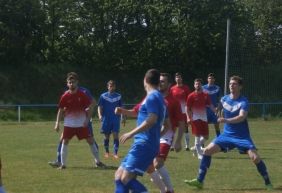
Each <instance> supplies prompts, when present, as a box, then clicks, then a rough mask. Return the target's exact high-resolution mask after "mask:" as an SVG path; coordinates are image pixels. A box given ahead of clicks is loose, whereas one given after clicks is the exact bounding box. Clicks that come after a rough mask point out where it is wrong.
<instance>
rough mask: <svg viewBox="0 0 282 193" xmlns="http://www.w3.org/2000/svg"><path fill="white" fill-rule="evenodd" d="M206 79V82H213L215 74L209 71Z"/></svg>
mask: <svg viewBox="0 0 282 193" xmlns="http://www.w3.org/2000/svg"><path fill="white" fill-rule="evenodd" d="M207 81H208V84H214V82H215V75H214V73H209V74H208V79H207Z"/></svg>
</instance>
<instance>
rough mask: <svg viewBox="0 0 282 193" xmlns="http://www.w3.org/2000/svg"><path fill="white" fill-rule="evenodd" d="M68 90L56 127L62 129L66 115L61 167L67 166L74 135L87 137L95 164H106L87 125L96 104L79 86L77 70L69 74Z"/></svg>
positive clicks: (62, 101)
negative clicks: (69, 145)
mask: <svg viewBox="0 0 282 193" xmlns="http://www.w3.org/2000/svg"><path fill="white" fill-rule="evenodd" d="M67 87H68V90H67V91H66V92H65V93H64V94H63V95H62V96H61V99H60V102H59V109H58V113H57V120H56V124H55V127H54V129H55V130H56V131H57V132H58V131H59V129H60V127H59V126H60V124H59V123H60V120H61V119H62V117H63V116H64V131H63V134H62V135H63V136H62V139H63V143H62V147H61V166H60V167H59V169H65V168H66V158H67V153H68V143H69V141H70V140H71V139H72V137H73V136H75V135H76V136H77V138H78V139H79V140H82V139H86V141H87V143H88V144H89V147H90V150H91V153H92V154H93V156H94V159H95V165H96V167H98V166H104V164H103V163H102V162H101V161H100V160H99V159H97V157H99V156H98V150H97V147H96V145H95V143H94V140H93V137H92V134H91V133H90V132H89V130H88V128H87V126H88V124H89V121H90V119H91V116H92V113H93V108H94V105H93V103H92V101H91V99H90V98H89V96H87V94H85V93H84V92H83V91H82V90H81V89H79V87H78V75H77V74H76V73H75V72H70V73H68V74H67Z"/></svg>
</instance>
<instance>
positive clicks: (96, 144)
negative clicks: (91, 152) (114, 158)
mask: <svg viewBox="0 0 282 193" xmlns="http://www.w3.org/2000/svg"><path fill="white" fill-rule="evenodd" d="M94 144H95V146H96V148H97V149H98V150H99V146H98V143H97V142H96V140H95V139H94Z"/></svg>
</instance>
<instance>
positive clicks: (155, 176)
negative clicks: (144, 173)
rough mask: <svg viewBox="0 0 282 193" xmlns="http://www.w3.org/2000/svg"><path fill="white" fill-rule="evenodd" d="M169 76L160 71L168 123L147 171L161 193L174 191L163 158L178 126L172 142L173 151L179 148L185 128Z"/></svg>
mask: <svg viewBox="0 0 282 193" xmlns="http://www.w3.org/2000/svg"><path fill="white" fill-rule="evenodd" d="M170 86H171V77H170V75H169V74H168V73H161V76H160V92H161V93H162V95H163V97H164V100H165V103H166V106H167V110H168V116H169V121H170V122H169V125H164V127H163V130H162V132H161V138H160V150H159V153H158V155H157V157H156V158H155V159H154V163H153V164H152V165H151V166H150V167H149V169H148V173H149V175H150V176H151V181H152V182H153V183H155V185H156V186H157V187H158V188H159V189H160V191H161V193H165V192H166V193H172V192H174V190H173V186H172V183H171V180H170V176H169V173H168V171H167V169H166V167H165V165H164V164H165V160H166V158H167V156H168V153H169V150H170V147H171V145H172V143H173V138H174V135H175V132H176V128H177V127H178V135H177V139H176V141H175V144H174V148H175V151H176V152H178V151H180V150H181V139H182V135H183V131H184V128H185V119H184V118H183V116H182V111H181V106H180V103H179V102H178V100H176V99H175V98H174V97H173V96H172V95H171V93H170V90H169V89H170Z"/></svg>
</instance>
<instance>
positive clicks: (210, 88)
mask: <svg viewBox="0 0 282 193" xmlns="http://www.w3.org/2000/svg"><path fill="white" fill-rule="evenodd" d="M203 91H204V92H205V93H207V94H208V95H209V96H210V98H211V102H212V104H213V106H214V108H215V109H216V110H217V107H218V103H219V99H220V95H221V89H220V87H219V86H217V85H216V84H215V75H214V73H209V74H208V84H206V85H204V86H203ZM207 118H208V123H213V124H214V129H215V132H216V136H219V135H220V128H219V123H218V122H217V116H216V114H215V113H214V111H213V110H212V109H210V108H209V107H207Z"/></svg>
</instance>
